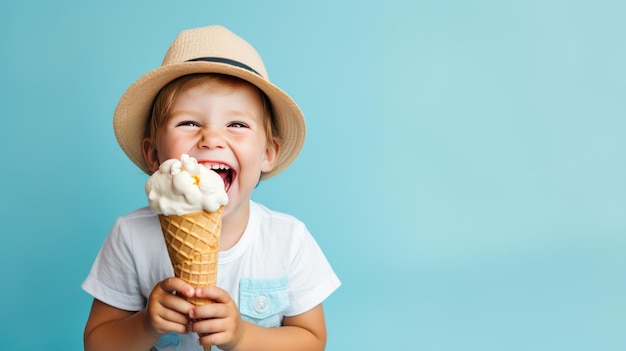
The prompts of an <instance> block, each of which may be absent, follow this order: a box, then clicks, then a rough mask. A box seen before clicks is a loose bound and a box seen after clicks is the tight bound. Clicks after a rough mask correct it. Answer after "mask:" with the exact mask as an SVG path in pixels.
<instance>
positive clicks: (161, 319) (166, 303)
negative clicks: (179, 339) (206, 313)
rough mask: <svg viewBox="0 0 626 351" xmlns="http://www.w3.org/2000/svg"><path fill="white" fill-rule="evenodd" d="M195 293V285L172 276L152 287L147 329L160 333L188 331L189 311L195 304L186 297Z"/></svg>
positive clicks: (147, 310) (147, 312)
mask: <svg viewBox="0 0 626 351" xmlns="http://www.w3.org/2000/svg"><path fill="white" fill-rule="evenodd" d="M175 292H176V293H175ZM193 294H194V289H193V287H192V286H191V285H189V284H187V283H185V282H184V281H183V280H182V279H179V278H175V277H170V278H167V279H165V280H163V281H161V282H159V283H158V284H157V285H156V286H155V287H154V289H152V292H151V293H150V297H149V299H148V304H147V306H146V314H145V318H144V324H145V326H146V328H147V330H149V331H153V332H154V333H157V334H159V335H161V334H165V333H168V332H176V333H179V334H184V333H187V332H188V331H189V323H190V321H189V318H188V316H189V311H190V310H191V309H192V308H193V307H194V306H193V304H192V303H190V302H189V301H187V300H186V299H185V298H187V297H191V296H193Z"/></svg>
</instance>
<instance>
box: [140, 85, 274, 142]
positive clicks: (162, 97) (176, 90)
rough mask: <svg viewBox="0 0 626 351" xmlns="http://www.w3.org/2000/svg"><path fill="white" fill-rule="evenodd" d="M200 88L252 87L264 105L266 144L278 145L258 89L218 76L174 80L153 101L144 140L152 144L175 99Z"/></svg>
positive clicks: (265, 103)
mask: <svg viewBox="0 0 626 351" xmlns="http://www.w3.org/2000/svg"><path fill="white" fill-rule="evenodd" d="M200 85H210V86H212V87H219V89H231V90H232V89H235V88H237V87H241V86H244V85H249V86H251V87H253V88H254V89H255V90H256V91H257V92H258V93H259V96H260V97H261V101H262V102H263V116H262V118H263V127H264V129H265V137H266V139H267V143H268V145H269V144H272V143H273V144H276V145H280V144H281V141H282V139H281V136H280V135H279V132H278V127H277V126H276V122H275V121H274V118H273V115H272V107H271V105H270V101H269V99H268V98H267V96H266V95H265V93H263V92H262V91H261V90H260V89H259V88H257V87H256V86H255V85H253V84H251V83H248V82H247V81H245V80H243V79H240V78H237V77H233V76H229V75H225V74H217V73H196V74H189V75H186V76H182V77H179V78H177V79H174V80H173V81H171V82H170V83H168V84H167V85H166V86H164V87H163V88H162V89H161V90H160V91H159V93H158V94H157V96H156V97H155V98H154V102H153V104H152V111H151V112H150V118H148V124H147V125H146V129H145V132H144V136H145V137H146V138H148V139H150V141H151V142H152V143H153V144H154V143H155V141H156V134H157V131H158V130H159V127H160V126H162V125H163V124H164V123H165V122H167V119H168V118H169V116H170V113H171V111H172V107H173V106H174V103H175V102H176V99H177V98H178V96H179V95H180V94H181V93H182V92H184V91H186V90H187V89H190V88H194V87H197V86H200Z"/></svg>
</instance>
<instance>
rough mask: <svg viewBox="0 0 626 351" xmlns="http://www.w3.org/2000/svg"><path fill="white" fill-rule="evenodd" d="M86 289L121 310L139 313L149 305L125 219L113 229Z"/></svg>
mask: <svg viewBox="0 0 626 351" xmlns="http://www.w3.org/2000/svg"><path fill="white" fill-rule="evenodd" d="M82 288H83V290H85V291H86V292H87V293H89V294H91V295H92V296H93V297H94V298H95V299H98V300H100V301H102V302H104V303H106V304H108V305H111V306H113V307H116V308H119V309H123V310H127V311H139V310H141V309H142V308H143V307H144V306H145V302H146V301H145V298H144V297H143V296H142V294H141V291H140V288H139V283H138V279H137V270H136V268H135V263H134V260H133V242H132V236H131V232H130V229H129V228H128V226H127V225H126V223H125V221H124V220H123V219H118V220H117V222H116V223H115V225H114V226H113V228H112V229H111V232H110V233H109V235H108V237H107V238H106V240H105V242H104V244H103V245H102V248H101V249H100V252H99V253H98V256H97V257H96V260H95V261H94V264H93V266H92V267H91V271H90V272H89V275H88V276H87V278H86V279H85V281H84V282H83V284H82Z"/></svg>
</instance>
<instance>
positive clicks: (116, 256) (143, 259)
mask: <svg viewBox="0 0 626 351" xmlns="http://www.w3.org/2000/svg"><path fill="white" fill-rule="evenodd" d="M114 128H115V133H116V137H117V139H118V142H119V144H120V146H121V147H122V149H123V150H124V151H125V152H126V154H127V155H128V156H129V158H130V159H131V160H132V161H133V162H135V163H136V164H137V165H138V166H139V167H140V168H141V169H142V170H143V171H145V172H146V173H148V174H150V173H151V172H153V171H155V170H156V169H158V167H159V165H160V164H161V163H162V162H163V161H165V160H167V159H169V158H180V156H181V155H182V154H189V155H190V156H193V157H195V158H196V159H198V161H199V162H200V163H203V164H204V165H205V166H207V167H211V168H213V169H215V170H217V171H218V173H219V174H220V175H221V176H222V178H223V179H224V181H225V186H226V191H227V194H228V197H229V202H228V205H227V206H226V207H225V208H224V212H223V223H222V232H221V236H220V257H219V268H218V284H217V287H205V288H198V289H193V288H192V287H191V286H189V285H187V284H186V283H185V282H183V281H182V280H180V279H178V278H175V277H173V270H172V267H171V264H170V262H169V258H168V256H167V251H166V249H165V244H164V242H163V237H162V233H161V229H160V226H159V223H158V220H157V217H156V215H155V214H153V213H152V212H151V211H150V210H149V209H148V208H143V209H140V210H137V211H135V212H133V213H131V214H128V215H126V216H124V217H122V218H120V219H118V221H117V222H116V224H115V226H114V227H113V229H112V230H111V233H110V234H109V236H108V237H107V240H106V241H105V243H104V245H103V247H102V249H101V251H100V253H99V254H98V257H97V258H96V261H95V262H94V265H93V267H92V270H91V272H90V274H89V276H88V277H87V279H86V280H85V282H84V283H83V289H85V291H87V292H88V293H90V294H91V295H92V296H94V302H93V305H92V309H91V313H90V316H89V319H88V321H87V324H86V326H85V336H84V338H85V350H87V351H100V350H102V351H104V350H116V351H121V350H200V349H201V347H200V346H199V345H202V346H204V347H205V349H209V348H210V347H211V345H215V346H217V347H219V349H222V350H323V349H324V347H325V343H326V327H325V321H324V313H323V308H322V302H323V300H325V299H326V298H327V297H328V296H329V295H330V294H331V293H332V292H333V291H334V290H335V289H337V288H338V287H339V285H340V282H339V280H338V278H337V276H336V275H335V273H334V272H333V270H332V268H331V267H330V265H329V264H328V262H327V260H326V258H325V257H324V255H323V253H322V252H321V250H320V249H319V247H318V246H317V244H316V243H315V241H314V239H313V238H312V237H311V235H310V234H309V233H308V231H307V229H306V227H305V226H304V224H302V223H301V222H300V221H298V220H297V219H295V218H294V217H292V216H289V215H286V214H282V213H278V212H275V211H271V210H269V209H267V208H266V207H264V206H262V205H260V204H257V203H254V202H252V201H251V200H250V197H251V194H252V191H253V190H254V188H255V187H256V185H257V183H258V181H259V180H260V179H267V178H269V177H271V176H274V175H276V174H277V173H279V172H280V171H282V170H284V169H285V168H286V167H287V166H288V165H289V164H290V163H291V162H292V161H293V160H294V159H295V157H296V156H297V154H298V153H299V151H300V149H301V147H302V144H303V140H304V134H305V124H304V118H303V116H302V113H301V111H300V109H299V108H298V106H297V105H296V103H295V102H293V100H292V99H291V98H290V97H289V96H288V95H287V94H285V93H284V92H282V91H281V90H280V89H279V88H277V87H276V86H274V85H273V84H272V83H270V82H269V80H268V79H267V73H266V71H265V67H264V65H263V62H262V61H261V58H260V57H259V55H258V54H257V52H256V51H255V50H254V48H252V46H250V45H249V44H248V43H247V42H245V41H244V40H243V39H241V38H239V37H238V36H236V35H235V34H233V33H232V32H230V31H228V30H227V29H225V28H223V27H220V26H209V27H203V28H196V29H191V30H187V31H183V32H181V33H180V34H179V36H178V37H177V38H176V40H175V41H174V42H173V43H172V45H171V47H170V49H169V50H168V52H167V54H166V56H165V59H164V61H163V65H162V66H161V67H160V68H157V69H155V70H153V71H151V72H149V73H147V74H146V75H144V76H143V77H141V78H140V79H139V80H137V81H136V82H135V83H134V84H133V85H132V86H131V87H130V88H129V89H128V90H127V91H126V92H125V93H124V95H123V96H122V98H121V99H120V102H119V104H118V106H117V108H116V111H115V116H114ZM191 296H198V297H203V298H210V299H211V300H213V301H215V303H212V304H209V305H205V306H198V307H195V306H194V305H192V304H191V303H189V302H188V301H187V300H186V299H185V297H191ZM214 349H215V348H214Z"/></svg>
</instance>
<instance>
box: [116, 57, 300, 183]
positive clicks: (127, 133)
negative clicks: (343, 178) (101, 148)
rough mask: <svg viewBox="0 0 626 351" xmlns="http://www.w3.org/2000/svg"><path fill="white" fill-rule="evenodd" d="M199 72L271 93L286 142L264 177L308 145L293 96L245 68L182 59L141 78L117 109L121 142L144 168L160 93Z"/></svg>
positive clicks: (271, 175) (134, 159)
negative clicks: (151, 117) (227, 77)
mask: <svg viewBox="0 0 626 351" xmlns="http://www.w3.org/2000/svg"><path fill="white" fill-rule="evenodd" d="M195 73H219V74H226V75H231V76H235V77H238V78H241V79H243V80H245V81H247V82H249V83H251V84H253V85H255V86H256V87H258V88H259V89H260V90H261V91H263V92H264V93H265V94H266V95H267V97H268V99H269V100H270V104H271V107H272V113H273V117H274V122H275V123H276V124H277V129H278V132H279V135H280V137H281V139H282V142H281V145H280V150H279V154H278V159H277V161H276V164H275V166H274V168H273V169H272V170H271V171H270V172H266V173H263V174H262V175H261V179H268V178H270V177H273V176H275V175H276V174H278V173H280V172H282V171H283V170H284V169H285V168H287V166H289V164H291V163H292V162H293V161H294V160H295V159H296V157H297V156H298V154H299V153H300V150H301V149H302V146H303V145H304V139H305V135H306V124H305V121H304V116H303V114H302V111H301V110H300V108H299V107H298V105H297V104H296V102H295V101H294V100H293V99H291V97H289V95H287V94H286V93H285V92H283V91H282V90H281V89H280V88H278V87H277V86H275V85H274V84H272V83H271V82H269V81H268V80H267V79H265V78H263V77H261V76H260V75H258V74H256V73H253V72H251V71H248V70H246V69H244V68H240V67H236V66H232V65H229V64H224V63H218V62H205V61H196V62H182V63H176V64H171V65H165V66H161V67H159V68H156V69H154V70H152V71H150V72H148V73H146V74H145V75H143V76H142V77H140V78H139V79H138V80H137V81H135V83H133V84H132V85H131V86H130V87H129V88H128V89H127V90H126V92H124V95H122V97H121V98H120V101H119V102H118V104H117V107H116V109H115V114H114V116H113V129H114V131H115V136H116V138H117V141H118V143H119V144H120V146H121V147H122V150H124V152H125V153H126V155H127V156H128V157H129V158H130V159H131V161H133V162H134V163H135V164H136V165H137V166H138V167H139V168H140V169H141V170H142V171H144V172H146V173H147V174H150V173H152V171H151V170H150V167H148V164H147V163H146V162H145V160H144V157H143V153H142V150H141V141H142V140H143V138H144V133H145V128H146V125H147V122H148V118H149V115H150V110H151V108H152V104H153V101H154V99H155V97H156V95H157V94H158V92H159V91H160V90H161V89H162V88H163V87H164V86H165V85H167V84H168V83H169V82H171V81H173V80H174V79H176V78H179V77H182V76H185V75H188V74H195Z"/></svg>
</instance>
